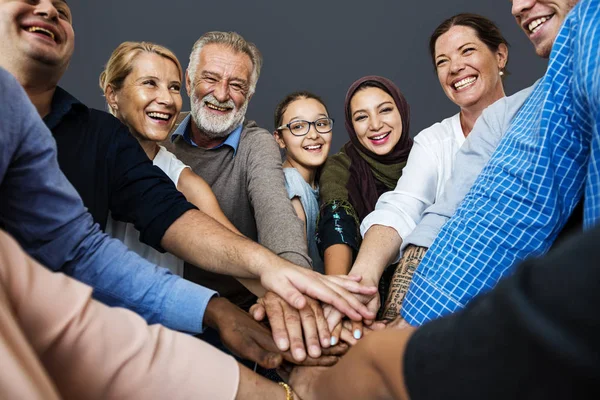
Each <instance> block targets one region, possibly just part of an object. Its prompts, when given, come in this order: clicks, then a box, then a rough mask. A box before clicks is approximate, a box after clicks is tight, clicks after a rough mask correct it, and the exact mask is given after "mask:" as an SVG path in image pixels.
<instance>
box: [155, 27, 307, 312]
mask: <svg viewBox="0 0 600 400" xmlns="http://www.w3.org/2000/svg"><path fill="white" fill-rule="evenodd" d="M261 65H262V56H261V54H260V52H259V51H258V49H257V48H256V46H255V45H254V44H253V43H249V42H247V41H246V40H245V39H244V38H243V37H241V36H240V35H239V34H237V33H235V32H208V33H206V34H204V35H202V37H200V39H198V41H197V42H196V43H195V44H194V47H193V49H192V53H191V55H190V63H189V67H188V70H187V71H186V88H187V92H188V95H189V96H190V100H191V115H189V116H187V117H186V118H185V119H184V120H183V121H182V123H181V124H180V125H179V127H178V128H177V130H176V131H175V132H174V133H173V135H172V137H171V140H170V141H168V142H170V143H165V146H166V147H167V148H168V150H169V151H171V152H172V153H174V154H175V155H176V156H177V157H178V158H179V159H180V160H181V161H183V162H184V163H185V164H187V165H189V166H190V167H191V168H192V169H193V171H194V172H195V173H197V174H198V175H200V176H201V177H202V178H204V179H205V180H206V181H207V182H208V184H209V185H210V186H211V187H212V190H213V191H214V193H215V196H216V197H217V199H218V201H219V204H220V206H221V208H222V209H223V212H224V213H225V215H226V216H227V218H229V220H230V221H231V222H232V223H233V224H234V225H235V226H236V228H237V229H239V230H240V232H242V233H243V234H244V235H246V236H247V237H249V238H250V239H252V240H255V241H258V242H259V243H260V244H262V245H263V246H265V247H267V248H269V249H271V250H272V251H273V252H275V253H276V254H278V255H280V256H281V257H283V258H286V259H288V260H289V261H292V262H293V263H295V264H297V265H301V266H304V267H307V268H310V265H311V264H310V258H309V256H308V251H307V247H306V240H305V239H304V227H303V225H302V221H301V220H300V219H298V217H297V216H296V214H295V212H294V210H293V208H292V205H291V203H290V201H289V200H288V197H287V193H286V190H285V183H284V176H283V171H282V168H281V156H280V153H279V149H278V147H277V145H276V143H275V141H274V140H273V137H272V135H271V134H270V133H269V132H268V131H267V130H265V129H262V128H259V127H258V126H257V124H256V123H255V122H254V121H249V120H245V119H244V117H245V114H246V109H247V107H248V102H249V101H250V99H251V98H252V95H253V94H254V91H255V89H256V82H257V81H258V77H259V75H260V68H261ZM184 277H185V278H187V279H189V280H192V281H194V282H197V283H200V282H202V284H204V285H206V286H208V287H210V288H213V289H214V290H217V291H218V292H219V293H220V294H221V296H224V297H227V298H228V299H230V300H231V301H232V302H234V303H235V304H237V305H239V306H241V307H242V308H245V309H248V308H249V307H250V306H251V305H252V304H253V301H254V296H253V295H252V294H251V293H250V292H249V291H248V290H246V289H245V288H244V287H243V286H242V285H241V284H240V283H238V282H237V281H236V280H235V279H233V278H231V277H228V276H224V275H219V274H215V273H211V272H208V271H201V270H200V269H198V268H194V267H191V266H188V265H186V267H185V272H184Z"/></svg>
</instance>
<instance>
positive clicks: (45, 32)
mask: <svg viewBox="0 0 600 400" xmlns="http://www.w3.org/2000/svg"><path fill="white" fill-rule="evenodd" d="M42 25H43V26H42ZM23 30H24V31H26V32H29V33H32V34H34V35H36V36H38V37H42V38H47V39H49V40H52V41H53V42H55V43H58V41H59V40H58V39H59V38H58V34H57V33H56V31H54V29H53V28H52V27H51V26H49V25H48V24H41V23H38V24H35V23H33V24H26V25H25V26H23Z"/></svg>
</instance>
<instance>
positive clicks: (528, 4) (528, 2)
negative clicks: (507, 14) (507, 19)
mask: <svg viewBox="0 0 600 400" xmlns="http://www.w3.org/2000/svg"><path fill="white" fill-rule="evenodd" d="M536 1H537V0H513V2H512V8H511V13H512V15H513V17H515V18H517V17H518V16H519V15H520V14H522V13H523V12H525V11H527V10H530V9H531V8H532V7H533V6H534V5H535V3H536Z"/></svg>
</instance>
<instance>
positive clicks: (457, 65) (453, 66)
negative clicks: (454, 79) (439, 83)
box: [450, 57, 465, 75]
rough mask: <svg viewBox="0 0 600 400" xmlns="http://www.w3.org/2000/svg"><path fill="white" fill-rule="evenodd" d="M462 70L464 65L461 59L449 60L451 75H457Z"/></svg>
mask: <svg viewBox="0 0 600 400" xmlns="http://www.w3.org/2000/svg"><path fill="white" fill-rule="evenodd" d="M463 69H465V63H464V61H463V60H462V58H461V57H458V58H455V59H452V60H450V72H451V73H452V74H453V75H456V74H458V73H459V72H460V71H462V70H463Z"/></svg>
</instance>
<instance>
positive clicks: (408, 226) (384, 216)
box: [360, 210, 416, 264]
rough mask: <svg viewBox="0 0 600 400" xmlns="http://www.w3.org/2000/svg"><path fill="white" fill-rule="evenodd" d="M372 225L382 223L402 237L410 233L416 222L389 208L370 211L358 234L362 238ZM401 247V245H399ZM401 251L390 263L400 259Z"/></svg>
mask: <svg viewBox="0 0 600 400" xmlns="http://www.w3.org/2000/svg"><path fill="white" fill-rule="evenodd" d="M373 225H383V226H389V227H390V228H392V229H394V230H396V232H397V233H398V235H399V236H400V237H401V238H402V239H403V240H402V241H404V238H405V237H407V236H408V235H410V233H411V232H412V231H413V229H415V227H416V224H415V222H414V221H413V220H412V219H410V218H405V217H404V216H403V215H402V214H398V213H397V212H394V211H389V210H375V211H373V212H371V213H370V214H369V215H367V217H366V218H365V219H364V220H363V222H362V223H361V224H360V235H361V236H362V237H363V238H364V237H365V235H366V234H367V231H368V230H369V229H370V228H371V227H372V226H373ZM401 249H402V247H401ZM401 255H402V252H401V251H400V252H399V253H398V257H396V259H395V260H394V261H393V262H392V264H396V263H397V262H398V261H400V257H401Z"/></svg>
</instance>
